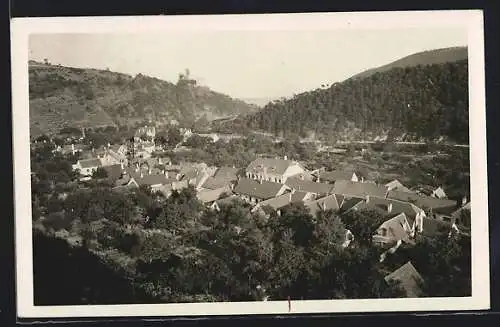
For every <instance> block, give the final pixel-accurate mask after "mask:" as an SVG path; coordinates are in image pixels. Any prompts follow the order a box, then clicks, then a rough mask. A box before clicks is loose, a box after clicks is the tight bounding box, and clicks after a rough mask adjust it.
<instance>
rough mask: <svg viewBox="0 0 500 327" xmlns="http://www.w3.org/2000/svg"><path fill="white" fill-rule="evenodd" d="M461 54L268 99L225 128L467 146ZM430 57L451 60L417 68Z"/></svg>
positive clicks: (396, 65) (464, 63)
mask: <svg viewBox="0 0 500 327" xmlns="http://www.w3.org/2000/svg"><path fill="white" fill-rule="evenodd" d="M460 51H461V50H460ZM460 51H459V50H457V49H455V48H453V49H448V50H446V49H445V50H443V49H441V50H436V52H426V53H422V54H416V55H414V56H410V57H406V58H403V59H401V60H399V61H396V62H394V63H392V64H389V65H387V66H384V67H382V68H377V69H375V70H370V71H367V72H365V73H363V74H361V75H357V77H356V76H355V77H353V78H350V79H348V80H346V81H344V82H341V83H334V84H333V85H331V86H330V87H328V88H326V89H325V88H318V89H316V90H313V91H309V92H304V93H301V94H298V95H295V96H293V97H292V98H288V99H283V100H279V101H273V102H270V103H268V104H267V105H266V106H264V107H263V109H262V110H261V111H259V112H256V113H252V114H250V115H247V116H246V117H239V118H238V119H235V120H233V121H229V122H225V123H224V125H223V126H220V128H221V129H222V128H224V129H226V130H227V129H233V130H245V129H250V130H258V131H263V132H269V133H273V134H275V135H278V136H282V137H311V136H315V137H316V138H319V139H326V140H330V141H332V140H333V141H338V140H342V141H361V140H372V141H373V140H391V139H393V140H400V141H450V142H461V143H468V60H467V59H463V60H458V59H459V58H460V56H458V55H457V53H462V52H460ZM432 53H439V54H440V56H439V58H434V59H433V60H434V61H436V62H437V61H443V60H445V58H448V59H449V60H451V61H449V62H441V63H432V64H426V65H421V64H418V63H421V62H431V59H426V61H425V60H424V58H431V57H432ZM452 53H454V54H455V55H453V56H451V54H452ZM417 59H418V60H417ZM410 63H413V64H416V66H411V65H410ZM400 66H405V67H400Z"/></svg>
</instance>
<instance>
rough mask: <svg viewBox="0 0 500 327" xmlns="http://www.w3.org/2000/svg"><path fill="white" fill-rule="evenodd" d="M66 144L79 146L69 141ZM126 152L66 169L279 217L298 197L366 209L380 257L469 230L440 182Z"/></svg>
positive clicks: (261, 161)
mask: <svg viewBox="0 0 500 327" xmlns="http://www.w3.org/2000/svg"><path fill="white" fill-rule="evenodd" d="M183 132H184V133H183V135H184V136H189V135H190V131H189V130H185V131H183ZM191 135H192V134H191ZM145 136H146V137H145ZM136 137H137V142H135V143H137V144H139V145H141V144H142V145H143V146H144V144H145V143H146V144H147V142H152V143H153V145H154V137H155V130H154V128H145V129H144V130H140V131H138V133H137V134H136ZM66 150H67V151H72V152H73V153H76V152H78V151H81V149H80V148H78V147H75V146H71V148H70V149H66ZM127 151H128V148H127V146H126V145H117V146H111V145H109V144H108V146H106V147H104V149H100V150H99V151H93V153H92V156H93V157H92V158H88V159H82V160H79V161H78V162H77V163H76V164H75V165H73V168H74V169H75V170H76V169H78V170H79V171H80V174H81V175H82V179H91V178H92V174H93V173H94V172H95V171H96V170H97V169H98V168H102V169H104V170H106V172H107V176H108V178H109V179H111V180H112V182H113V183H114V189H115V190H124V189H128V188H134V187H141V186H148V187H150V188H151V190H152V191H155V192H161V193H163V194H164V195H165V196H166V197H168V196H170V194H171V193H172V192H173V191H174V190H181V189H183V188H186V187H188V186H193V187H194V188H195V190H196V191H197V196H198V199H199V200H200V201H201V202H203V203H204V204H205V205H206V206H207V207H209V208H211V209H213V210H220V208H221V206H222V205H224V204H226V203H230V202H231V201H233V200H234V199H240V200H243V201H245V202H247V203H248V204H250V205H251V207H252V209H251V210H252V212H259V213H261V214H263V215H265V216H268V215H269V214H270V211H274V212H275V213H276V214H277V215H281V210H282V209H283V208H284V207H286V206H287V205H289V204H292V203H302V204H303V205H304V206H305V207H306V208H307V209H308V210H309V212H310V213H311V215H312V216H313V217H315V216H316V214H317V213H318V212H321V211H329V210H334V211H337V212H339V214H340V215H341V217H342V215H344V214H348V213H349V212H353V211H354V212H355V211H358V212H360V211H362V210H365V209H367V210H374V211H376V212H378V213H380V215H382V216H383V217H384V222H383V223H382V224H381V225H380V226H379V227H378V228H377V229H376V230H375V231H374V233H373V237H372V243H373V244H374V245H375V246H380V247H383V248H384V249H386V252H384V253H383V254H382V256H381V259H380V260H381V261H383V260H384V259H385V256H386V255H387V254H388V253H392V252H394V251H396V250H397V249H398V248H399V247H400V246H401V245H402V244H413V242H414V238H415V237H416V235H417V234H420V235H423V236H426V237H435V236H437V235H439V234H442V233H444V234H451V233H459V234H462V235H468V236H470V226H471V221H470V214H469V215H467V214H463V213H464V212H466V211H469V212H470V202H468V201H467V199H466V198H465V197H464V199H462V201H460V202H459V203H458V202H457V201H455V200H450V199H448V198H447V196H446V193H445V191H444V190H443V188H441V187H438V188H436V189H433V190H430V191H429V192H427V193H426V194H424V193H423V192H422V191H421V190H412V189H410V188H408V187H406V186H404V185H403V184H402V183H401V182H399V181H397V180H394V181H391V182H389V183H387V184H377V183H375V182H372V181H366V180H364V178H362V177H360V176H358V174H356V172H353V171H342V170H335V171H326V170H325V169H316V170H313V171H310V170H307V169H306V168H305V167H304V166H303V165H302V164H301V163H299V162H297V161H293V160H288V158H287V157H286V156H285V157H283V158H258V159H256V160H254V161H253V162H251V163H250V164H249V165H248V166H247V167H246V168H245V169H241V170H240V169H238V168H236V167H219V168H217V167H209V166H207V165H206V164H204V163H181V164H172V163H171V161H170V160H169V159H168V158H158V157H156V158H155V157H152V156H151V155H143V156H141V157H140V158H133V159H129V158H130V157H129V156H128V155H127ZM149 154H151V153H149ZM355 237H356V235H353V234H352V233H351V232H350V231H347V233H346V239H345V242H344V247H348V246H349V245H350V244H351V242H352V240H353V239H354V238H355ZM409 274H410V275H412V276H413V277H412V278H413V279H415V278H417V279H418V278H419V276H418V272H417V271H416V269H415V267H413V265H412V264H411V262H408V263H407V264H406V265H404V266H402V267H401V268H400V269H398V270H397V271H395V272H393V273H392V274H391V275H390V276H388V277H387V278H386V279H387V280H388V279H391V278H392V279H394V278H396V277H397V276H409ZM405 278H406V277H405ZM403 279H404V278H403ZM402 282H403V284H404V283H406V281H405V280H403V281H402ZM409 288H410V287H409ZM412 289H414V287H413V288H412ZM408 292H409V293H408V294H410V291H408ZM409 296H410V295H409Z"/></svg>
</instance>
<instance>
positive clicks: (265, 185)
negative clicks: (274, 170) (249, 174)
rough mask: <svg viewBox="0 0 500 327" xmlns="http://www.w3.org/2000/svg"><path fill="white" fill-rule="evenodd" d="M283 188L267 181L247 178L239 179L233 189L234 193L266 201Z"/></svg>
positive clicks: (281, 185)
mask: <svg viewBox="0 0 500 327" xmlns="http://www.w3.org/2000/svg"><path fill="white" fill-rule="evenodd" d="M283 187H284V185H283V184H279V183H274V182H269V181H262V182H259V181H256V180H253V179H249V178H241V179H240V180H239V181H238V184H237V185H236V187H235V188H234V192H235V193H238V194H244V195H248V196H251V197H254V198H258V199H263V200H267V199H270V198H274V197H275V196H276V195H277V194H278V193H279V191H280V190H281V189H282V188H283Z"/></svg>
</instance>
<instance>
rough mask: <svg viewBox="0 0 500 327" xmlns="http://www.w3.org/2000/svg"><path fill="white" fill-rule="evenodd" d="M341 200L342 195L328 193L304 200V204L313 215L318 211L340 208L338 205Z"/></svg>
mask: <svg viewBox="0 0 500 327" xmlns="http://www.w3.org/2000/svg"><path fill="white" fill-rule="evenodd" d="M342 201H343V196H342V195H336V194H330V195H328V196H325V197H322V198H319V199H313V200H309V201H305V202H304V206H305V207H306V208H307V209H308V210H309V212H310V214H311V215H312V216H313V217H315V216H316V214H317V213H318V212H325V211H328V210H335V211H338V210H340V205H341V203H342Z"/></svg>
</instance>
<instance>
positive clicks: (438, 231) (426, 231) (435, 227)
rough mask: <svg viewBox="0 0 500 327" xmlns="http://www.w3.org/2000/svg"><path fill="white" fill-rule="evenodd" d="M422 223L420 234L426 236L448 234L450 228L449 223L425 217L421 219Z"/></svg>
mask: <svg viewBox="0 0 500 327" xmlns="http://www.w3.org/2000/svg"><path fill="white" fill-rule="evenodd" d="M422 225H423V226H422V235H424V236H427V237H436V236H439V235H444V234H448V233H449V232H450V231H451V228H452V224H451V223H448V222H445V221H442V220H439V219H433V218H427V217H424V218H423V219H422Z"/></svg>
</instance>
